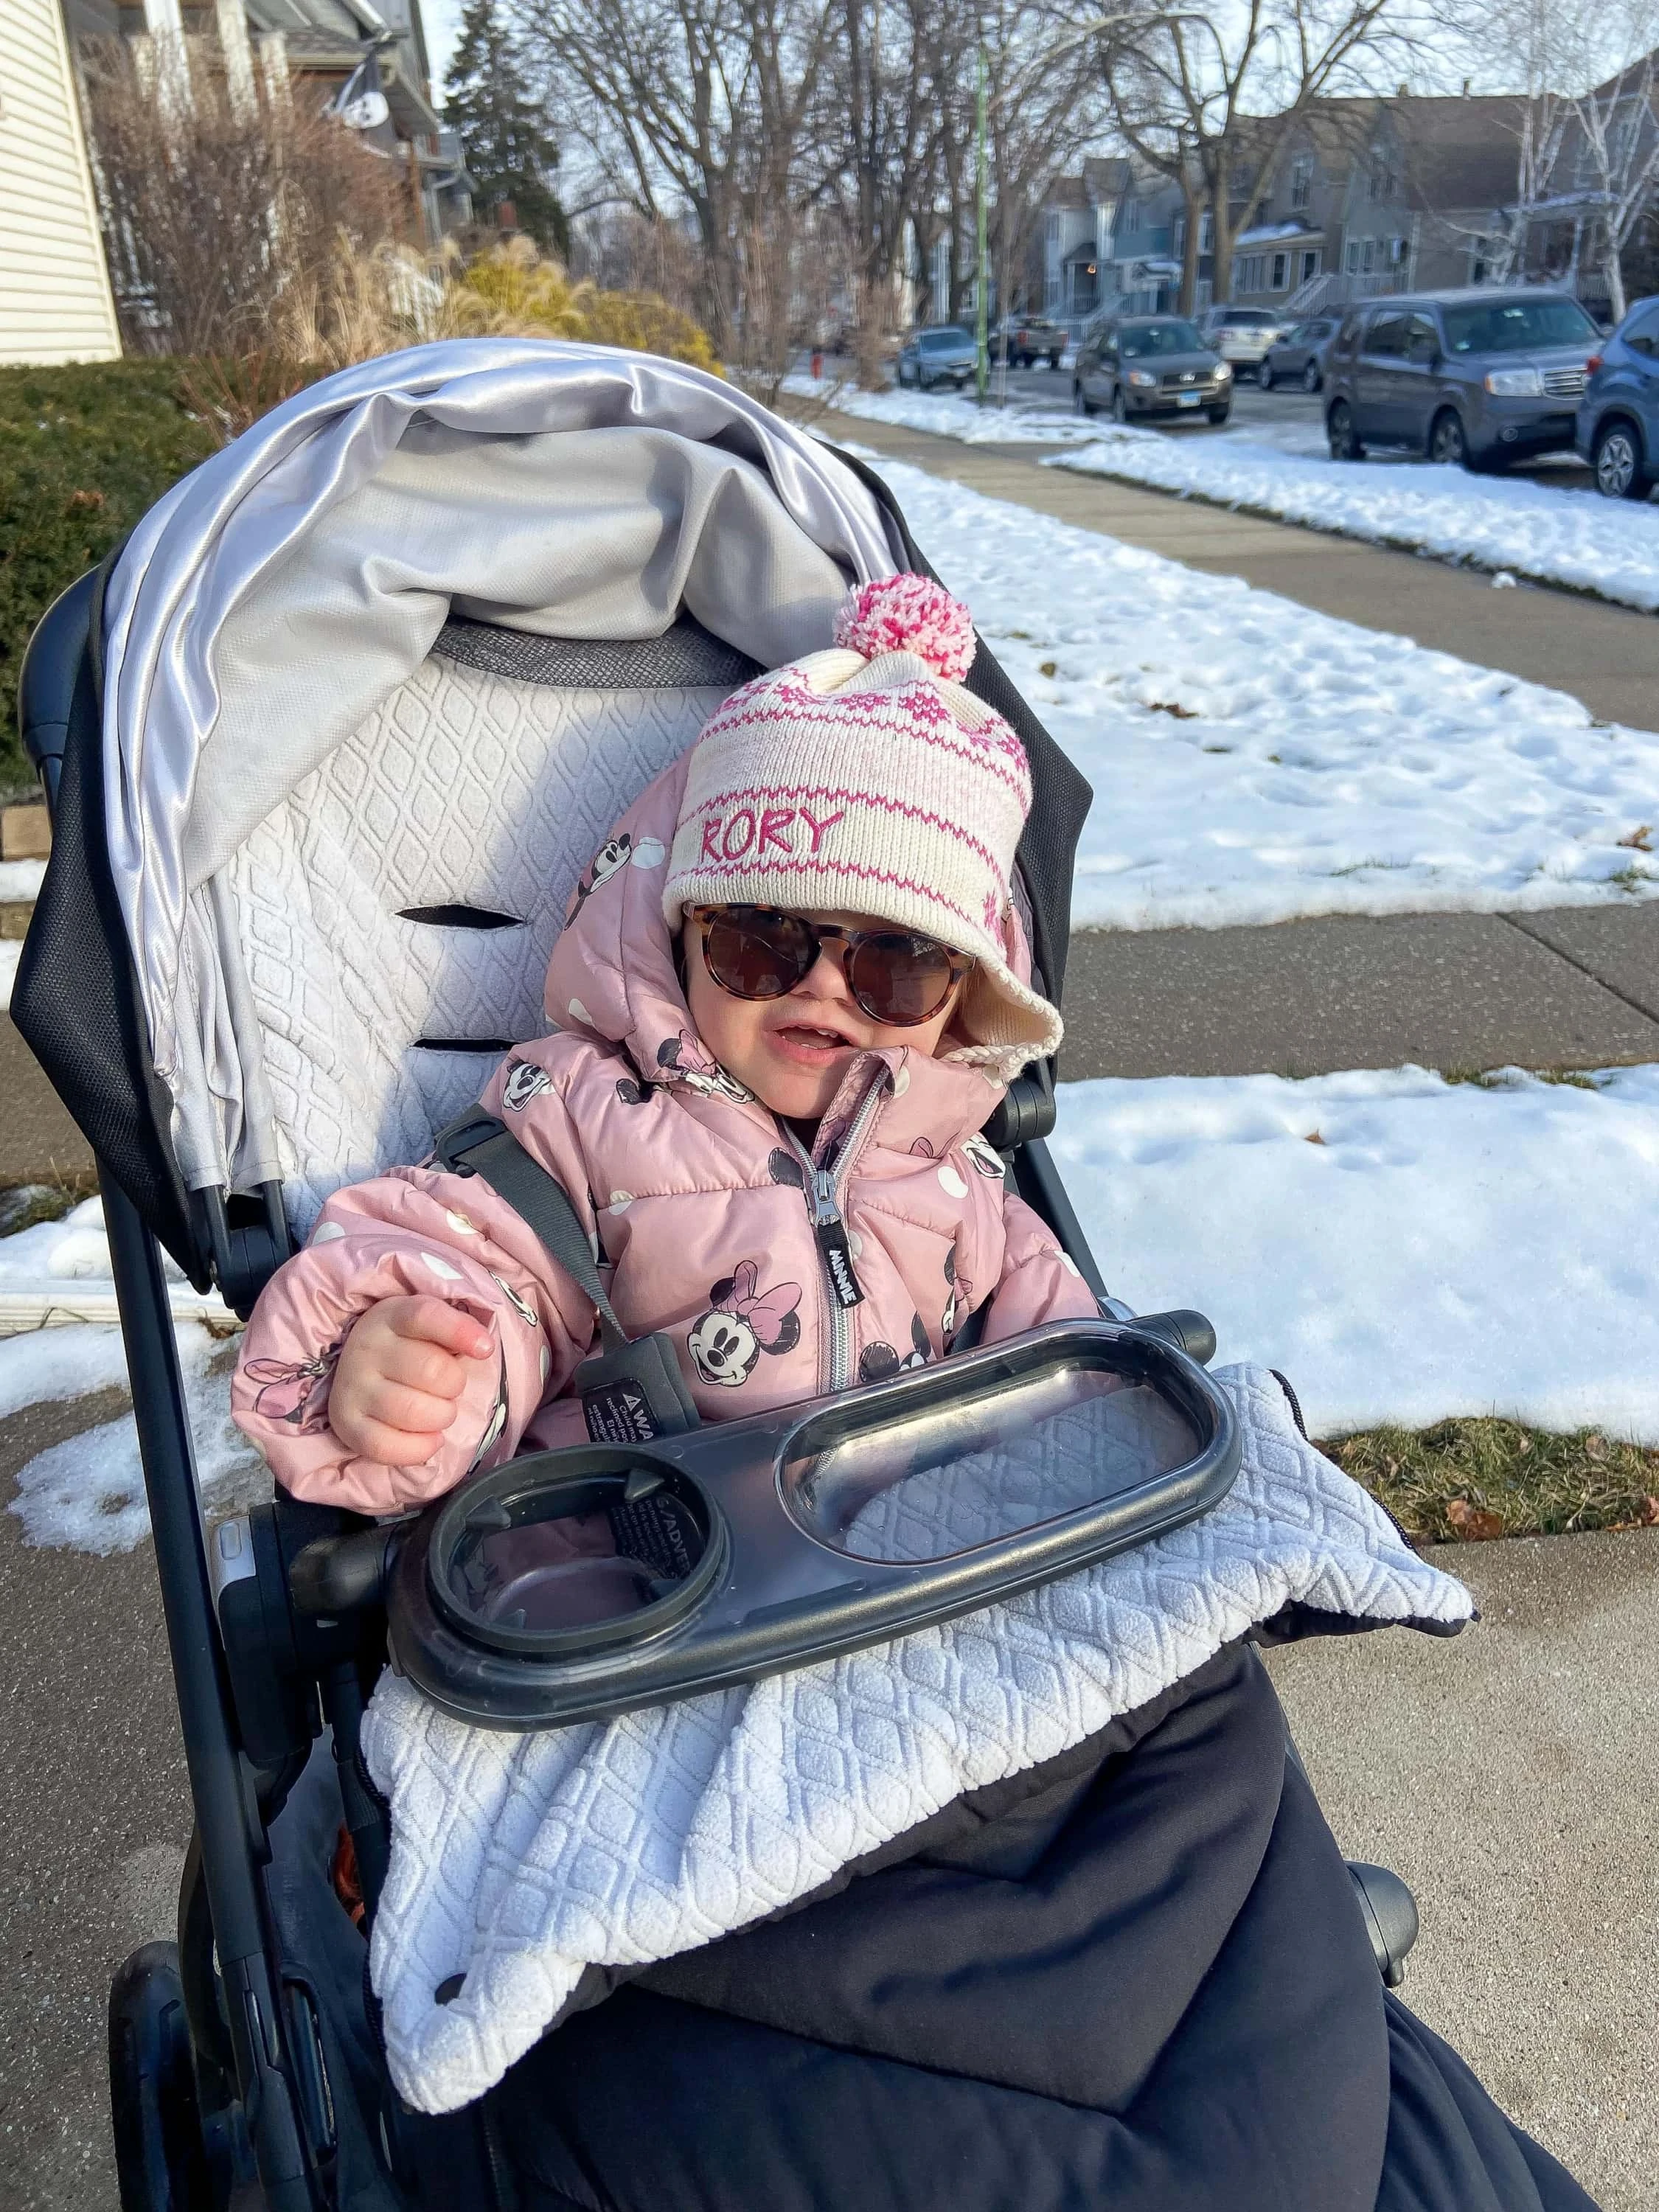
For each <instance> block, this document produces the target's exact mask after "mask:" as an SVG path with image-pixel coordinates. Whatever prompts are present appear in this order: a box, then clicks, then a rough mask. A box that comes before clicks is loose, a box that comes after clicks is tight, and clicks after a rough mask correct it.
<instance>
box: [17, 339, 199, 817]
mask: <svg viewBox="0 0 1659 2212" xmlns="http://www.w3.org/2000/svg"><path fill="white" fill-rule="evenodd" d="M176 383H177V369H176V365H175V364H174V363H173V362H165V361H113V362H88V363H85V364H82V365H81V366H78V367H75V368H0V787H4V788H5V790H6V791H7V792H8V793H11V794H13V795H15V793H17V792H19V791H20V790H30V789H32V788H33V770H32V769H30V767H29V765H28V763H27V760H26V759H25V757H24V754H23V750H22V746H21V743H20V742H19V738H18V733H17V674H18V668H19V665H20V663H21V659H22V653H23V648H24V647H25V646H26V645H27V643H28V639H29V633H30V631H31V630H32V629H33V627H34V625H35V623H37V622H38V621H39V620H40V617H41V615H42V614H43V613H44V612H45V611H46V608H47V607H48V606H49V605H51V604H52V600H53V599H56V597H57V596H58V592H61V591H62V590H63V589H64V586H65V585H67V584H71V583H73V582H74V580H75V579H76V577H77V576H78V575H80V574H82V571H83V570H85V569H88V568H91V567H93V565H94V563H95V562H99V561H101V560H102V558H103V557H104V556H105V554H106V553H107V552H108V550H109V549H110V547H111V546H112V544H114V543H115V541H116V540H117V538H120V537H122V536H123V535H124V534H125V532H127V531H129V530H131V527H132V526H133V525H134V523H136V522H137V520H138V519H139V517H140V516H141V515H142V514H143V513H144V511H145V510H146V508H148V507H151V506H153V505H154V503H155V501H156V500H158V499H159V498H160V497H161V494H162V493H163V492H164V491H165V490H166V489H167V486H168V485H169V484H170V483H173V481H174V480H175V478H177V477H180V476H182V475H183V474H184V473H185V471H186V470H187V469H191V468H194V467H195V465H196V464H197V462H198V461H200V460H204V459H206V457H207V455H208V454H209V453H211V452H212V450H213V448H214V446H215V445H216V442H217V441H216V436H215V434H214V432H213V430H212V428H210V426H209V425H208V424H207V423H205V422H201V421H199V420H197V419H196V418H195V417H194V416H192V414H191V411H190V410H189V409H188V408H187V407H186V406H185V404H183V402H182V401H181V399H180V398H179V394H178V392H177V390H176Z"/></svg>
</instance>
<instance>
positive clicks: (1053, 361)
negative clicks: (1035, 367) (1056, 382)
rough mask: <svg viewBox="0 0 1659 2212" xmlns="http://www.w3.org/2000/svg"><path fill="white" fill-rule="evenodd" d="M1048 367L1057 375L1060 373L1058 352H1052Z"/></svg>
mask: <svg viewBox="0 0 1659 2212" xmlns="http://www.w3.org/2000/svg"><path fill="white" fill-rule="evenodd" d="M1048 367H1049V368H1050V369H1051V370H1052V371H1053V372H1054V374H1055V375H1058V374H1060V356H1059V355H1058V354H1057V353H1051V354H1050V355H1049V356H1048Z"/></svg>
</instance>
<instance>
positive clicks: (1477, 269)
mask: <svg viewBox="0 0 1659 2212" xmlns="http://www.w3.org/2000/svg"><path fill="white" fill-rule="evenodd" d="M1491 246H1492V240H1490V239H1489V238H1477V239H1476V240H1475V241H1474V245H1473V246H1471V247H1470V248H1469V282H1470V283H1471V284H1484V283H1486V279H1487V277H1488V276H1490V275H1491V273H1492V264H1491V263H1490V262H1489V261H1488V260H1487V258H1486V256H1487V253H1488V252H1489V251H1490V249H1491Z"/></svg>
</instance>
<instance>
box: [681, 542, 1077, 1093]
mask: <svg viewBox="0 0 1659 2212" xmlns="http://www.w3.org/2000/svg"><path fill="white" fill-rule="evenodd" d="M836 638H837V640H838V645H837V647H835V648H832V649H831V650H829V651H827V652H823V653H809V654H807V655H806V656H805V659H801V660H799V661H793V662H791V663H790V664H789V665H787V666H785V667H782V668H778V669H774V670H773V671H771V672H770V673H769V674H768V675H765V676H758V677H757V678H755V680H754V681H753V682H752V683H750V684H744V686H743V688H742V689H741V690H738V691H734V692H733V693H732V696H731V697H730V698H729V699H728V700H727V701H726V703H725V705H724V706H722V707H719V708H716V709H715V711H714V714H712V715H711V716H710V717H709V720H708V723H707V725H706V726H705V727H704V729H703V732H702V736H701V737H700V738H698V739H697V742H696V745H695V746H694V747H693V749H692V752H691V757H690V761H689V763H687V769H686V779H685V788H684V796H683V797H682V799H681V802H680V810H679V819H678V823H677V824H676V825H675V831H674V844H673V850H672V852H671V854H670V855H669V861H668V866H667V868H666V870H665V873H664V882H663V914H664V916H665V920H666V921H668V923H669V926H670V927H672V928H678V927H679V923H680V919H681V915H682V913H683V912H684V908H686V907H689V906H698V905H702V904H738V905H741V904H747V903H753V904H755V905H758V906H774V907H781V908H785V909H792V908H793V909H794V910H797V911H805V912H813V911H817V912H837V913H845V914H853V915H870V916H872V917H874V918H877V919H879V920H882V921H887V922H889V923H890V924H891V925H892V926H894V927H896V928H900V929H913V930H918V931H921V933H923V934H925V935H927V936H930V937H935V938H938V939H939V940H940V941H941V942H942V943H944V944H946V945H952V946H954V947H955V948H956V949H957V950H958V951H963V952H966V953H968V954H969V955H971V957H972V958H973V960H974V962H975V969H974V972H973V975H971V976H970V978H969V983H968V986H967V987H966V989H965V991H964V993H963V998H962V1000H961V1004H960V1008H959V1012H958V1015H957V1026H956V1028H955V1030H953V1036H955V1037H957V1038H959V1039H964V1040H965V1042H956V1043H953V1044H952V1046H951V1049H950V1054H949V1056H950V1057H951V1058H955V1059H960V1060H967V1061H969V1062H970V1063H971V1064H972V1065H974V1066H978V1067H980V1068H981V1069H982V1070H983V1072H984V1073H986V1074H987V1076H988V1077H989V1078H990V1079H991V1080H992V1081H994V1082H995V1081H1004V1082H1006V1081H1007V1080H1008V1079H1009V1078H1011V1077H1012V1076H1013V1075H1015V1074H1017V1073H1018V1071H1019V1069H1020V1068H1021V1067H1022V1066H1024V1064H1025V1062H1026V1061H1027V1060H1032V1059H1035V1058H1036V1057H1038V1056H1039V1055H1041V1054H1049V1053H1052V1052H1053V1051H1054V1049H1055V1048H1056V1047H1057V1046H1058V1044H1059V1042H1060V1034H1061V1030H1060V1017H1059V1015H1058V1014H1057V1013H1056V1012H1055V1011H1054V1007H1053V1006H1050V1005H1049V1004H1048V1000H1045V999H1043V998H1041V997H1039V996H1038V994H1036V992H1034V991H1033V990H1032V989H1031V988H1030V986H1029V984H1027V983H1026V982H1025V981H1024V979H1023V977H1022V976H1021V975H1018V974H1016V973H1015V971H1014V969H1013V968H1012V967H1011V965H1010V963H1009V957H1008V956H1009V949H1010V947H1011V946H1015V947H1018V946H1019V945H1023V941H1024V940H1023V939H1022V937H1021V935H1020V933H1019V930H1018V927H1017V925H1016V924H1015V923H1014V921H1013V915H1012V883H1013V868H1014V855H1015V853H1016V851H1017V849H1018V845H1019V840H1020V836H1021V833H1022V831H1023V830H1024V826H1025V817H1026V816H1027V814H1028V813H1029V812H1030V805H1031V772H1030V763H1029V761H1028V760H1027V759H1026V757H1025V748H1024V745H1023V744H1021V743H1020V741H1019V738H1018V734H1017V733H1016V732H1014V731H1013V730H1012V729H1011V728H1010V727H1009V726H1008V724H1007V723H1006V721H1005V720H1003V718H1002V716H1001V715H1000V714H997V713H996V712H995V710H994V708H991V707H989V706H987V703H986V702H985V701H984V700H982V699H981V698H978V697H976V696H975V695H974V694H973V693H972V692H970V691H969V690H967V689H966V687H965V686H964V685H963V684H962V683H961V682H960V680H959V677H960V675H961V673H963V672H965V671H966V670H967V668H968V665H969V662H970V661H971V659H972V658H973V653H974V635H973V626H972V623H971V620H970V618H969V614H968V611H967V609H966V608H965V607H963V606H961V605H958V604H957V601H956V600H954V599H951V597H950V595H949V594H948V593H947V592H944V591H943V590H941V589H940V587H939V586H938V585H937V584H931V583H929V582H928V581H927V579H926V578H925V577H921V576H894V577H889V578H887V579H886V580H884V582H883V583H879V584H866V585H865V586H863V587H862V589H861V590H859V591H856V592H853V593H851V594H850V595H849V597H848V601H847V603H846V605H844V606H843V607H842V611H841V614H840V616H839V617H838V618H837V621H836ZM1020 958H1021V961H1022V963H1023V961H1024V953H1023V952H1021V954H1020Z"/></svg>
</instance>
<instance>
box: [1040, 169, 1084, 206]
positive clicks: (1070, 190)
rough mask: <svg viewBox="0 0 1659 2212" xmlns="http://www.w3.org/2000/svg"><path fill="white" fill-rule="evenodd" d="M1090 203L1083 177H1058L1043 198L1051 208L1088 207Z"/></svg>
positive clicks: (1045, 204) (1045, 203)
mask: <svg viewBox="0 0 1659 2212" xmlns="http://www.w3.org/2000/svg"><path fill="white" fill-rule="evenodd" d="M1089 204H1090V203H1089V195H1088V193H1087V192H1086V191H1085V190H1084V188H1083V179H1082V178H1081V177H1056V178H1055V179H1054V182H1053V184H1051V185H1049V187H1048V192H1047V194H1046V196H1045V197H1044V200H1043V205H1044V206H1045V207H1051V208H1086V207H1087V206H1088V205H1089Z"/></svg>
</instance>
